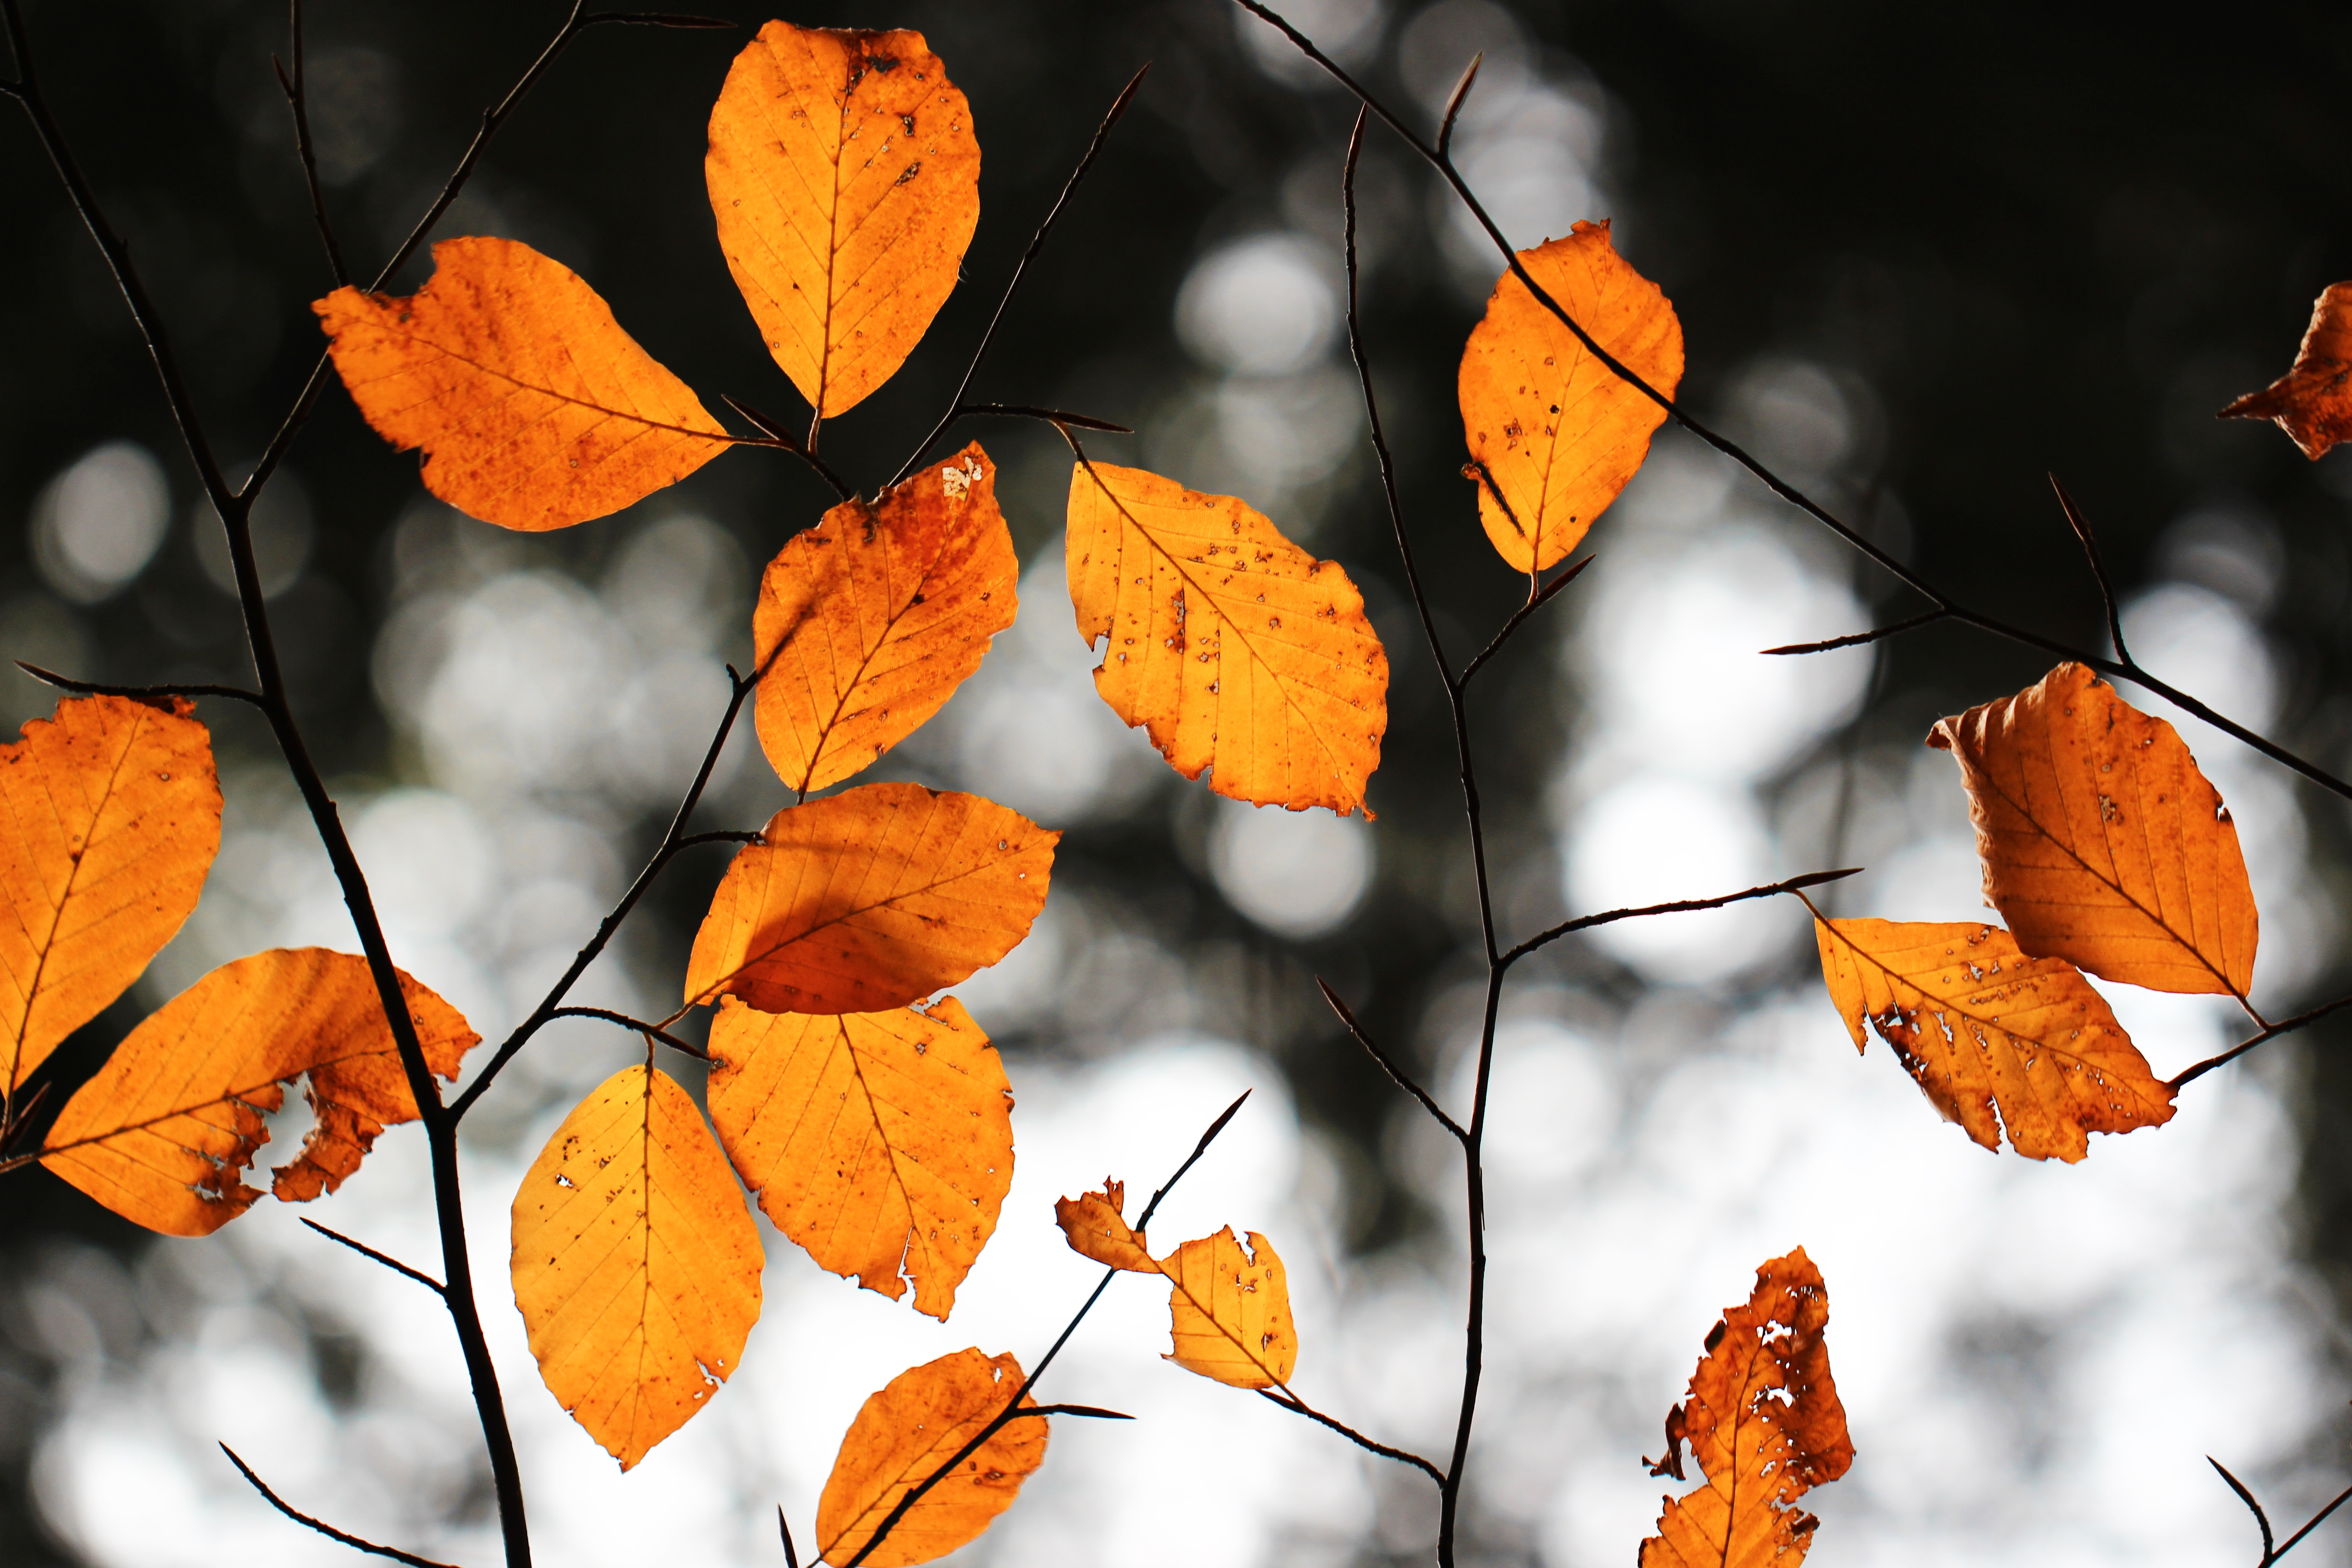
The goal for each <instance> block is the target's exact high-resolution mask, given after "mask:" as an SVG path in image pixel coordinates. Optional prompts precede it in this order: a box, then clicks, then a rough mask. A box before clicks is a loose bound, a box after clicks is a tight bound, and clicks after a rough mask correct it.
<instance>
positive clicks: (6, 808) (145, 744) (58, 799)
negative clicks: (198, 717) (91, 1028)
mask: <svg viewBox="0 0 2352 1568" xmlns="http://www.w3.org/2000/svg"><path fill="white" fill-rule="evenodd" d="M194 708H195V705H194V703H192V702H189V701H188V700H185V699H184V698H183V699H179V700H175V701H173V703H172V705H171V706H170V707H168V708H162V707H152V706H150V705H148V704H147V703H143V702H134V701H132V700H130V699H129V698H125V697H68V698H67V699H65V700H63V701H61V702H59V703H58V710H57V713H56V716H55V717H53V718H49V719H36V720H33V721H30V722H29V723H27V724H26V726H25V728H24V738H23V739H21V740H19V741H16V742H13V743H11V744H9V745H6V746H0V889H5V891H0V898H5V900H6V914H7V918H6V919H5V920H0V1053H5V1056H0V1092H5V1094H7V1095H11V1096H13V1095H14V1094H15V1092H16V1090H17V1089H21V1088H23V1087H24V1084H25V1080H26V1079H27V1078H29V1077H30V1076H32V1072H33V1069H34V1068H37V1067H39V1066H40V1065H41V1063H42V1062H43V1061H45V1060H47V1058H48V1055H49V1053H50V1052H51V1051H53V1050H55V1049H57V1048H58V1043H59V1042H61V1041H62V1040H64V1038H65V1037H67V1036H68V1035H70V1034H72V1033H73V1032H74V1031H75V1030H76V1029H79V1028H80V1027H81V1026H83V1025H84V1024H87V1023H89V1021H90V1020H91V1019H92V1018H95V1017H97V1016H98V1015H99V1014H100V1012H102V1011H103V1010H104V1009H105V1008H106V1006H107V1005H108V1004H109V1003H110V1002H112V1001H113V1000H114V999H115V998H116V997H117V996H120V995H121V994H122V993H123V992H124V991H126V990H128V989H129V988H130V985H131V982H132V981H134V980H136V979H138V978H139V976H140V974H141V973H142V972H143V971H144V970H145V969H146V967H147V963H148V961H149V960H150V959H152V958H153V957H154V956H155V954H156V953H158V952H162V951H163V944H164V943H165V942H169V941H171V940H172V936H173V933H174V932H175V931H178V930H179V929H180V926H181V924H182V922H184V921H186V920H187V918H188V915H189V912H190V911H191V910H194V908H195V907H196V897H197V895H198V894H199V893H200V892H201V891H202V890H203V889H204V885H205V872H206V871H208V870H210V869H211V868H212V863H213V857H214V856H215V854H217V853H218V852H219V850H220V821H221V794H220V783H219V781H218V779H217V778H216V777H215V774H214V772H213V748H212V737H211V736H210V735H209V734H207V733H206V732H205V727H204V726H203V725H202V724H199V723H197V722H196V721H194V719H191V718H190V717H188V715H189V714H190V713H192V712H193V711H194Z"/></svg>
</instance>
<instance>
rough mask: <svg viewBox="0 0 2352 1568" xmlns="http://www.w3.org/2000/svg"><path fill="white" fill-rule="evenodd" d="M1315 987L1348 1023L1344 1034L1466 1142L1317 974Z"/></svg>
mask: <svg viewBox="0 0 2352 1568" xmlns="http://www.w3.org/2000/svg"><path fill="white" fill-rule="evenodd" d="M1315 986H1316V989H1317V990H1318V991H1320V992H1322V993H1323V1000H1325V1001H1326V1002H1328V1003H1329V1004H1331V1011H1333V1012H1334V1013H1337V1014H1338V1015H1339V1022H1341V1023H1342V1024H1345V1025H1347V1026H1348V1033H1349V1034H1351V1035H1353V1036H1355V1037H1356V1043H1357V1044H1358V1045H1360V1046H1361V1047H1364V1049H1365V1050H1366V1051H1367V1052H1369V1053H1370V1056H1371V1058H1372V1060H1374V1061H1376V1062H1378V1063H1380V1064H1381V1071H1382V1072H1385V1073H1387V1074H1388V1075H1389V1078H1390V1079H1391V1080H1392V1081H1393V1082H1394V1083H1395V1084H1396V1086H1397V1087H1398V1088H1399V1089H1402V1090H1404V1091H1405V1092H1406V1093H1407V1094H1409V1095H1411V1096H1412V1097H1413V1099H1415V1100H1419V1101H1421V1108H1422V1109H1423V1110H1426V1111H1428V1112H1429V1114H1430V1115H1432V1116H1433V1117H1434V1118H1436V1119H1437V1124H1438V1125H1439V1126H1440V1127H1443V1128H1444V1129H1445V1130H1446V1131H1448V1132H1451V1133H1453V1134H1454V1137H1455V1138H1457V1139H1460V1140H1463V1141H1465V1142H1467V1141H1468V1139H1469V1137H1470V1134H1469V1133H1467V1132H1465V1131H1463V1128H1462V1124H1461V1123H1460V1122H1458V1121H1454V1118H1452V1117H1451V1116H1448V1115H1446V1114H1445V1109H1444V1107H1443V1106H1441V1105H1439V1104H1438V1103H1437V1101H1435V1100H1432V1099H1431V1098H1430V1097H1429V1091H1428V1090H1427V1089H1423V1088H1422V1087H1421V1085H1419V1084H1417V1083H1415V1082H1413V1081H1412V1077H1411V1076H1410V1075H1408V1074H1407V1073H1406V1072H1405V1070H1404V1069H1403V1068H1401V1067H1399V1066H1397V1064H1396V1063H1395V1062H1393V1061H1391V1059H1390V1058H1389V1054H1388V1053H1387V1052H1386V1051H1384V1050H1382V1049H1381V1047H1378V1046H1376V1045H1374V1044H1373V1043H1372V1037H1371V1036H1370V1035H1368V1034H1366V1033H1365V1032H1364V1026H1362V1025H1361V1024H1359V1023H1358V1022H1356V1015H1355V1014H1354V1013H1352V1012H1350V1011H1349V1009H1348V1005H1347V1004H1346V1003H1345V1002H1342V1001H1340V1000H1339V993H1338V992H1337V991H1334V990H1332V989H1331V984H1330V982H1328V981H1327V980H1325V979H1324V978H1323V977H1322V976H1321V975H1319V974H1318V975H1317V976H1316V977H1315Z"/></svg>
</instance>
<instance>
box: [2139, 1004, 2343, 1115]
mask: <svg viewBox="0 0 2352 1568" xmlns="http://www.w3.org/2000/svg"><path fill="white" fill-rule="evenodd" d="M2239 1001H2240V1003H2241V1005H2243V1004H2244V998H2242V997H2241V998H2240V999H2239ZM2347 1007H2352V996H2338V997H2337V998H2336V1000H2335V1001H2333V1002H2328V1003H2324V1004H2322V1005H2319V1006H2316V1007H2314V1008H2312V1009H2311V1010H2310V1011H2309V1012H2307V1013H2297V1014H2296V1015H2295V1016H2294V1017H2292V1018H2282V1019H2280V1020H2279V1021H2278V1022H2277V1023H2275V1024H2265V1025H2263V1029H2262V1031H2261V1032H2260V1033H2259V1034H2255V1035H2251V1036H2249V1037H2246V1038H2245V1039H2242V1040H2240V1041H2239V1042H2238V1043H2237V1044H2236V1045H2234V1046H2231V1047H2230V1048H2229V1049H2228V1050H2226V1051H2223V1052H2222V1053H2221V1055H2220V1056H2218V1057H2208V1058H2205V1059H2204V1060H2203V1061H2201V1062H2199V1063H2198V1064H2197V1065H2196V1066H2194V1067H2191V1068H2185V1069H2183V1070H2182V1071H2181V1072H2179V1074H2177V1075H2175V1076H2174V1077H2172V1078H2170V1079H2167V1080H2166V1082H2165V1087H2166V1088H2167V1089H2173V1090H2176V1091H2178V1090H2179V1089H2180V1088H2182V1086H2184V1085H2187V1084H2191V1083H2194V1082H2196V1081H2197V1080H2198V1079H2200V1078H2203V1077H2204V1076H2205V1075H2206V1074H2207V1073H2209V1072H2211V1071H2212V1070H2213V1069H2214V1068H2221V1067H2227V1066H2229V1065H2230V1064H2231V1062H2233V1061H2236V1060H2237V1059H2238V1058H2240V1057H2242V1056H2244V1055H2245V1054H2246V1053H2247V1052H2248V1051H2251V1050H2252V1049H2253V1048H2254V1047H2256V1046H2261V1045H2267V1044H2269V1043H2270V1042H2271V1041H2273V1040H2275V1039H2277V1038H2278V1037H2280V1036H2281V1035H2284V1034H2291V1033H2293V1032H2294V1030H2296V1029H2300V1028H2302V1027H2303V1026H2305V1024H2315V1023H2317V1022H2318V1021H2319V1020H2320V1019H2322V1018H2325V1017H2326V1016H2328V1015H2329V1014H2330V1013H2336V1012H2341V1011H2342V1010H2343V1009H2345V1008H2347ZM2247 1010H2248V1011H2249V1012H2251V1011H2252V1008H2251V1007H2248V1009H2247ZM2256 1021H2257V1022H2259V1021H2260V1015H2259V1014H2258V1015H2256Z"/></svg>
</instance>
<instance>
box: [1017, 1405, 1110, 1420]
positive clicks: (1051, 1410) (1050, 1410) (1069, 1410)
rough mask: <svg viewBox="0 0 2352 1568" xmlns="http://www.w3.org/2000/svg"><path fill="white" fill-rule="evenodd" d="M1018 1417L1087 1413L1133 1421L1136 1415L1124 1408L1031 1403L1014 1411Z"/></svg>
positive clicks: (1098, 1418)
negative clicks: (1128, 1412)
mask: <svg viewBox="0 0 2352 1568" xmlns="http://www.w3.org/2000/svg"><path fill="white" fill-rule="evenodd" d="M1024 1415H1086V1416H1090V1417H1092V1418H1093V1419H1095V1420H1097V1421H1132V1420H1134V1419H1135V1417H1134V1416H1132V1415H1128V1414H1127V1413H1126V1412H1125V1411H1123V1410H1105V1409H1103V1408H1102V1407H1101V1406H1099V1405H1024V1406H1023V1407H1022V1408H1021V1409H1019V1410H1016V1411H1014V1412H1013V1416H1014V1418H1015V1419H1018V1418H1019V1417H1021V1416H1024Z"/></svg>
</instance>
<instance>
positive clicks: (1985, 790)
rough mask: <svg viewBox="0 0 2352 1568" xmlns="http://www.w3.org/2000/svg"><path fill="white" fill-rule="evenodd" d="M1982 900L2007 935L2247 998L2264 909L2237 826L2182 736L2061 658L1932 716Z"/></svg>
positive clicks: (2086, 964)
mask: <svg viewBox="0 0 2352 1568" xmlns="http://www.w3.org/2000/svg"><path fill="white" fill-rule="evenodd" d="M1927 743H1928V744H1929V745H1931V746H1936V747H1939V748H1942V749H1944V750H1947V751H1949V752H1951V753H1952V755H1953V757H1954V759H1955V760H1957V761H1958V763H1959V764H1960V776H1961V778H1962V780H1963V781H1964V782H1965V783H1966V784H1967V785H1968V790H1969V815H1970V816H1973V817H1974V818H1975V821H1976V827H1977V853H1978V855H1979V857H1980V858H1982V859H1983V861H1984V889H1985V898H1986V900H1987V901H1988V902H1990V904H1991V905H1992V906H1993V908H1995V909H1997V910H2000V912H2001V915H2002V917H2003V918H2004V919H2006V920H2007V921H2009V928H2010V931H2011V934H2013V935H2014V936H2015V937H2016V938H2017V944H2018V946H2019V947H2021V949H2023V950H2024V951H2025V952H2030V953H2032V954H2034V955H2036V956H2039V957H2053V958H2063V959H2066V960H2067V961H2069V962H2070V963H2074V965H2075V966H2076V967H2077V968H2080V969H2084V970H2088V971H2089V972H2090V973H2093V974H2095V975H2097V976H2099V977H2100V978H2101V979H2102V980H2120V981H2123V982H2124V983H2126V984H2131V985H2145V986H2147V987H2148V988H2149V989H2151V990H2155V991H2189V992H2219V993H2224V994H2229V995H2232V996H2237V997H2239V998H2241V999H2242V998H2243V997H2244V995H2245V994H2246V990H2247V988H2248V987H2249V986H2250V985H2252V984H2253V977H2254V943H2255V939H2256V937H2257V935H2258V934H2259V927H2260V921H2259V918H2258V917H2257V915H2256V913H2255V910H2254V891H2253V887H2252V883H2250V882H2249V881H2247V879H2246V860H2245V857H2244V856H2243V855H2242V854H2241V853H2240V852H2239V849H2238V826H2237V824H2236V823H2234V822H2232V821H2231V820H2230V813H2229V811H2228V810H2227V809H2226V808H2225V807H2224V806H2223V805H2221V794H2220V792H2219V791H2217V790H2215V789H2214V787H2213V786H2212V785H2211V784H2209V783H2207V782H2206V779H2205V775H2204V774H2203V773H2200V772H2198V771H2197V760H2196V759H2195V758H2194V757H2192V756H2190V755H2189V747H2188V746H2187V745H2186V744H2185V743H2184V742H2182V741H2181V739H2180V736H2179V733H2178V732H2177V731H2175V730H2174V729H2173V728H2172V726H2171V725H2169V724H2168V723H2166V722H2165V721H2163V720H2161V719H2152V718H2150V717H2149V716H2148V715H2147V714H2145V713H2142V712H2140V711H2138V710H2137V709H2135V708H2133V707H2132V706H2130V705H2129V704H2128V703H2126V702H2125V701H2124V700H2123V699H2121V698H2120V697H2117V696H2116V691H2115V688H2113V687H2111V686H2109V685H2108V684H2107V683H2106V682H2105V681H2104V680H2101V679H2098V677H2096V676H2095V675H2093V674H2092V673H2091V671H2090V670H2088V669H2087V668H2084V667H2083V666H2082V665H2079V664H2062V665H2060V666H2059V667H2058V668H2055V669H2053V670H2052V671H2051V672H2050V673H2049V674H2048V675H2046V676H2044V677H2043V678H2042V681H2041V683H2040V684H2039V685H2035V686H2032V687H2028V688H2027V689H2025V690H2023V691H2021V692H2019V693H2018V694H2017V695H2016V696H2014V697H2011V698H2008V699H2006V700H2002V701H2000V702H1988V703H1986V704H1985V705H1984V706H1983V707H1981V708H1971V709H1969V710H1968V711H1967V712H1966V713H1963V714H1961V715H1959V716H1958V718H1953V719H1946V720H1943V721H1939V722H1938V723H1937V725H1936V728H1935V730H1934V731H1933V732H1932V733H1930V734H1929V735H1928V737H1927Z"/></svg>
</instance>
